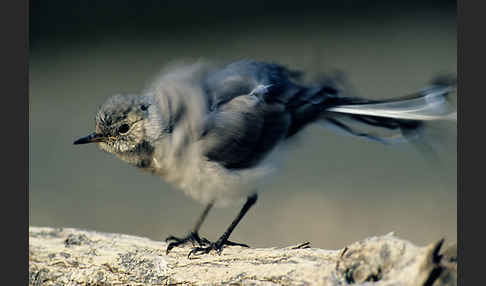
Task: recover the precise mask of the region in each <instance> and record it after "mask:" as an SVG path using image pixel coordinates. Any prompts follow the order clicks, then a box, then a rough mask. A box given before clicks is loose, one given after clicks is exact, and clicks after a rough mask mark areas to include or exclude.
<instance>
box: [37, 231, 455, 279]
mask: <svg viewBox="0 0 486 286" xmlns="http://www.w3.org/2000/svg"><path fill="white" fill-rule="evenodd" d="M442 245H443V241H442V240H441V241H438V242H436V243H432V244H430V245H428V246H425V247H418V246H415V245H413V244H412V243H410V242H408V241H406V240H402V239H400V238H397V237H396V236H394V235H393V234H387V235H384V236H378V237H371V238H367V239H364V240H361V241H358V242H355V243H353V244H351V245H349V246H347V247H345V248H343V249H340V250H323V249H318V248H311V247H310V245H309V244H308V243H303V244H301V245H295V246H289V247H285V248H264V249H263V248H249V249H248V248H241V247H226V248H225V249H224V251H223V253H222V254H221V255H217V254H215V253H210V254H208V255H200V256H194V257H191V258H188V257H187V254H188V252H189V251H190V249H191V248H190V245H188V246H187V247H184V248H175V249H173V250H172V251H171V253H170V254H169V255H166V254H165V249H166V247H167V244H166V243H165V242H159V241H153V240H150V239H147V238H142V237H136V236H131V235H124V234H109V233H100V232H94V231H85V230H79V229H72V228H64V229H59V228H57V229H56V228H48V227H30V235H29V279H30V281H29V284H30V285H46V286H49V285H414V286H415V285H457V254H456V248H455V246H454V245H453V246H451V247H449V248H447V249H446V251H445V252H444V254H442V253H441V247H442Z"/></svg>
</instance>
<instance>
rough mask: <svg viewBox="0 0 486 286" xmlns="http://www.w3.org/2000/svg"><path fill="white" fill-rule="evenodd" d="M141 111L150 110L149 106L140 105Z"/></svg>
mask: <svg viewBox="0 0 486 286" xmlns="http://www.w3.org/2000/svg"><path fill="white" fill-rule="evenodd" d="M140 109H141V110H143V111H145V110H147V109H148V106H147V105H145V104H142V105H140Z"/></svg>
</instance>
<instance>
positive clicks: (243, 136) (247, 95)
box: [202, 61, 292, 169]
mask: <svg viewBox="0 0 486 286" xmlns="http://www.w3.org/2000/svg"><path fill="white" fill-rule="evenodd" d="M287 73H288V71H287V70H286V69H284V68H283V67H281V66H278V65H272V64H265V63H259V62H253V61H240V62H236V63H233V64H231V65H229V66H227V67H226V68H224V69H222V70H218V71H217V72H215V73H212V74H210V75H209V76H208V77H207V79H206V81H205V88H206V92H207V94H208V98H209V107H210V116H208V120H207V124H206V132H205V135H204V137H203V139H202V140H203V143H204V144H203V145H204V153H205V156H206V157H207V158H208V159H209V160H212V161H216V162H218V163H220V164H221V165H223V166H224V167H226V168H229V169H238V168H249V167H253V166H255V165H256V164H257V163H258V162H259V161H260V160H261V159H263V158H264V157H265V155H266V154H268V153H269V151H270V150H271V149H272V148H273V147H274V146H275V145H276V144H277V143H278V141H279V140H280V139H282V138H284V136H285V135H286V134H287V131H288V126H289V124H290V118H289V116H290V115H289V114H288V112H287V111H286V109H285V105H284V104H283V102H284V101H285V98H284V97H285V94H286V92H288V90H289V88H291V87H292V83H290V82H289V75H288V74H287Z"/></svg>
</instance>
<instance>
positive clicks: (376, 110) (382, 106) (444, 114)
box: [328, 86, 457, 120]
mask: <svg viewBox="0 0 486 286" xmlns="http://www.w3.org/2000/svg"><path fill="white" fill-rule="evenodd" d="M452 91H453V88H452V87H449V86H447V87H444V86H435V87H432V88H429V89H427V90H424V91H422V93H423V96H421V97H417V98H413V99H404V100H400V101H390V102H383V103H371V104H356V105H341V106H336V107H332V108H329V109H328V111H332V112H339V113H347V114H359V115H370V116H379V117H388V118H396V119H410V120H457V112H456V111H455V110H454V109H453V108H452V107H451V106H450V104H449V103H448V102H447V100H446V98H445V95H447V94H448V93H449V92H452Z"/></svg>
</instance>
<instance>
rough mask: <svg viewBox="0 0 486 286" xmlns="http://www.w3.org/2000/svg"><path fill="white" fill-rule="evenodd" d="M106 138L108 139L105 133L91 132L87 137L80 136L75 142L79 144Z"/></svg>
mask: <svg viewBox="0 0 486 286" xmlns="http://www.w3.org/2000/svg"><path fill="white" fill-rule="evenodd" d="M105 139H106V137H105V136H104V135H103V134H98V133H91V134H89V135H88V136H86V137H83V138H79V139H78V140H76V141H74V143H73V144H74V145H78V144H86V143H94V142H102V141H105Z"/></svg>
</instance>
